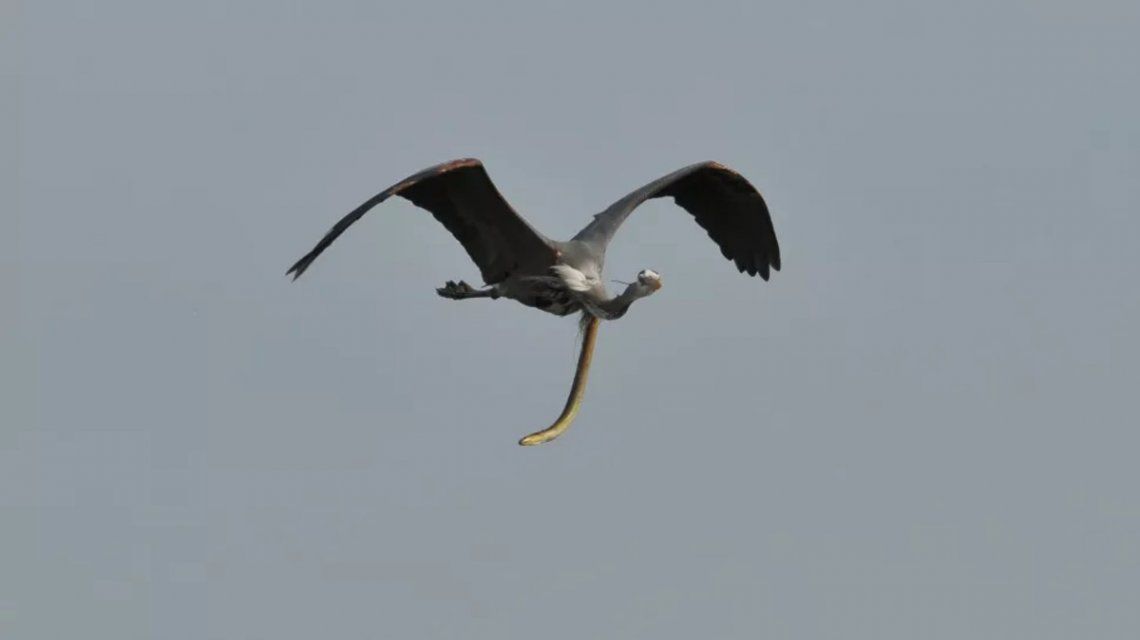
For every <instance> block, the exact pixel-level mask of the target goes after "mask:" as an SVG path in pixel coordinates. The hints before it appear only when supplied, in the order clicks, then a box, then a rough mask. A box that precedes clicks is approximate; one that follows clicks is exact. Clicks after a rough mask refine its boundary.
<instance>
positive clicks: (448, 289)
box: [435, 280, 475, 300]
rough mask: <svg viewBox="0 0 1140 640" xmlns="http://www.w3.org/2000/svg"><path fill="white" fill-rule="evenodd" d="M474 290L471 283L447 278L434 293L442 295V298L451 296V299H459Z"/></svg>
mask: <svg viewBox="0 0 1140 640" xmlns="http://www.w3.org/2000/svg"><path fill="white" fill-rule="evenodd" d="M474 291H475V289H474V288H473V287H472V286H471V285H469V284H467V283H466V282H464V281H462V280H460V281H459V282H455V281H454V280H448V281H447V283H446V284H444V285H443V286H442V287H440V288H438V289H436V290H435V292H436V293H438V294H439V295H441V296H443V297H444V298H451V299H452V300H461V299H463V298H466V297H468V296H470V295H471V294H472V293H474Z"/></svg>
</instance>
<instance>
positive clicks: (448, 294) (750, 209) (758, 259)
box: [289, 158, 780, 444]
mask: <svg viewBox="0 0 1140 640" xmlns="http://www.w3.org/2000/svg"><path fill="white" fill-rule="evenodd" d="M393 195H399V196H401V197H404V198H406V199H408V200H410V201H411V202H412V203H414V204H415V205H417V206H419V207H421V208H423V209H426V210H428V211H429V212H430V213H431V214H432V215H433V216H434V217H435V218H436V219H437V220H438V221H439V222H441V223H442V224H443V225H444V227H446V228H447V229H448V231H450V232H451V233H452V235H454V236H455V238H456V239H457V240H459V242H460V243H461V244H462V245H463V247H464V249H466V250H467V253H468V255H470V256H471V259H472V260H473V261H474V262H475V264H476V265H477V266H478V267H479V270H480V271H481V273H482V275H483V280H484V282H485V283H486V287H485V288H482V289H477V288H474V287H472V286H471V285H468V284H467V283H466V282H463V281H459V282H453V281H448V282H447V283H446V284H445V285H444V286H443V287H441V288H439V289H437V292H438V293H439V295H441V296H443V297H445V298H451V299H455V300H462V299H467V298H493V299H497V298H508V299H511V300H515V301H517V302H520V303H522V304H524V305H527V306H529V307H534V308H536V309H539V310H541V311H545V312H547V313H551V314H554V315H558V316H565V315H569V314H572V313H576V312H582V313H583V321H584V325H585V326H586V329H587V331H586V341H585V343H584V345H583V352H582V358H581V359H580V361H579V368H578V375H576V376H575V380H574V388H573V389H572V391H571V394H570V400H569V401H568V402H567V406H566V410H565V411H564V412H563V415H562V417H561V418H560V419H559V421H558V422H556V423H555V425H553V426H552V427H551V428H549V429H547V430H544V431H542V432H539V433H537V434H532V435H531V436H527V437H526V438H524V439H523V440H522V444H537V443H539V442H545V441H547V440H549V439H553V438H554V437H556V436H557V435H558V434H559V433H561V432H562V431H563V430H564V429H565V428H566V426H568V425H569V421H570V420H571V419H572V418H573V416H574V414H575V413H576V412H577V407H578V402H580V400H581V396H582V392H583V390H584V386H585V379H586V370H587V369H588V367H589V361H590V354H591V353H592V350H593V344H594V338H595V336H596V332H597V325H598V322H599V321H600V320H616V319H617V318H620V317H622V316H623V315H625V313H626V312H627V311H628V310H629V308H630V306H631V305H632V304H633V303H634V302H635V301H636V300H638V299H640V298H644V297H647V296H649V295H651V294H653V293H654V292H656V291H657V290H659V289H660V288H661V277H660V276H659V275H658V274H657V273H656V272H655V271H652V270H650V269H645V270H642V271H641V272H640V273H638V274H637V278H636V279H635V280H634V281H633V282H632V283H630V284H628V285H627V286H626V288H625V290H624V291H623V292H622V293H620V294H618V295H616V296H614V295H611V294H610V293H609V292H608V291H607V290H606V286H605V283H604V280H603V277H602V272H603V268H604V264H605V253H606V247H607V246H608V245H609V242H610V240H611V239H612V238H613V235H614V233H615V232H616V231H617V229H618V228H619V227H620V226H621V224H622V222H624V221H625V219H626V218H627V217H628V216H629V214H630V213H632V212H633V210H634V209H635V208H637V206H638V205H640V204H641V203H642V202H644V201H645V200H648V199H650V198H657V197H664V196H670V197H672V198H673V199H674V200H675V201H676V202H677V204H679V205H681V206H682V207H683V208H685V209H686V210H688V211H689V212H690V213H691V214H692V215H693V217H694V218H695V219H696V221H697V223H698V224H699V225H701V227H703V228H704V229H705V230H706V231H707V232H708V234H709V237H710V238H712V239H713V241H715V242H716V243H717V245H719V247H720V250H721V254H722V255H724V257H726V258H728V259H729V260H732V261H733V262H734V263H735V264H736V267H737V269H739V270H740V271H741V272H744V273H747V274H748V275H752V276H755V275H759V276H761V277H762V278H763V279H765V280H767V279H768V277H769V274H770V271H771V270H779V269H780V249H779V245H778V243H777V242H776V234H775V230H774V229H773V227H772V221H771V218H770V217H769V215H768V208H767V205H766V204H765V203H764V199H763V198H762V197H761V196H760V193H759V192H758V191H756V189H755V188H754V187H753V186H752V185H751V184H749V182H748V181H747V180H745V179H744V178H743V177H742V176H740V174H738V173H736V172H735V171H733V170H731V169H729V168H727V167H725V166H723V165H721V164H719V163H716V162H703V163H699V164H694V165H689V166H687V167H684V168H682V169H679V170H677V171H674V172H673V173H670V174H668V175H666V176H663V177H661V178H659V179H657V180H654V181H653V182H650V183H649V184H646V185H645V186H643V187H641V188H640V189H637V190H635V191H633V192H631V193H629V194H628V195H626V196H625V197H624V198H622V199H620V200H618V201H617V202H615V203H614V204H612V205H610V206H609V207H608V208H606V209H605V210H604V211H602V212H601V213H599V214H597V215H595V216H594V219H593V220H592V221H591V222H590V223H589V224H588V225H586V227H585V228H583V229H582V230H581V231H580V232H578V234H577V235H575V236H574V237H573V238H571V239H570V240H567V241H556V240H551V239H549V238H547V237H545V236H543V235H542V234H541V233H539V232H538V231H536V230H535V229H534V228H532V227H531V226H530V225H529V224H527V222H526V221H525V220H523V218H522V217H520V216H519V215H518V214H517V213H515V211H514V210H513V209H511V207H510V205H509V204H507V202H506V200H504V199H503V197H502V196H501V195H500V194H499V192H498V190H497V189H496V188H495V186H494V184H493V183H492V182H491V179H490V177H489V176H488V175H487V172H486V170H485V169H484V168H483V165H482V163H481V162H479V161H478V160H475V159H473V158H466V159H461V160H453V161H451V162H446V163H443V164H440V165H436V166H434V167H430V168H428V169H425V170H423V171H420V172H419V173H416V174H414V175H412V176H410V177H408V178H407V179H405V180H403V181H401V182H399V183H397V184H395V185H393V186H392V187H390V188H388V189H386V190H384V191H382V192H381V193H379V194H377V195H376V196H374V197H373V198H371V199H369V200H368V201H366V202H365V203H364V204H362V205H360V206H359V207H357V208H356V209H355V210H353V211H352V212H350V213H349V214H348V215H346V216H345V217H344V218H342V219H341V220H340V221H339V222H338V223H337V224H336V225H334V226H333V228H332V229H331V230H329V232H328V233H327V234H326V235H325V237H324V238H322V239H321V241H320V242H318V243H317V246H316V247H314V248H313V250H312V251H310V252H309V253H308V254H306V255H305V256H304V257H303V258H301V259H300V260H298V261H297V263H296V264H294V265H293V267H292V268H290V269H289V273H290V274H292V275H293V278H294V279H296V278H297V277H299V276H300V275H301V274H302V273H304V272H305V270H306V269H308V268H309V265H310V264H312V262H313V260H315V259H316V257H317V256H318V255H320V253H321V252H322V251H324V250H325V249H326V248H327V247H328V246H329V245H330V244H332V242H333V241H334V240H336V238H337V237H338V236H339V235H340V234H341V233H343V232H344V231H345V229H347V228H348V227H349V226H350V225H352V223H354V222H355V221H356V220H358V219H360V217H361V216H363V215H364V214H365V213H366V212H367V211H368V210H369V209H371V208H372V207H374V206H376V205H377V204H379V203H381V202H383V201H384V200H386V199H388V198H390V197H391V196H393Z"/></svg>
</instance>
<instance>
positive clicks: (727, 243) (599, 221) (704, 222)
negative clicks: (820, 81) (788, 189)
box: [574, 162, 780, 280]
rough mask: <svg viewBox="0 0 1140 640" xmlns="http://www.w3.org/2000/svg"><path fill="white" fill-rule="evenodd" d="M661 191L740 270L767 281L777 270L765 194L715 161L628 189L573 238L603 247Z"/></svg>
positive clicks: (777, 247)
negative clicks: (761, 193)
mask: <svg viewBox="0 0 1140 640" xmlns="http://www.w3.org/2000/svg"><path fill="white" fill-rule="evenodd" d="M665 196H669V197H672V198H673V200H674V201H675V202H676V203H677V204H678V205H679V206H681V207H682V208H684V209H685V210H686V211H688V212H689V213H690V214H692V215H693V218H695V219H696V221H697V224H699V225H700V226H701V227H702V228H703V229H704V230H705V231H706V232H708V235H709V237H710V238H712V240H713V241H714V242H716V243H717V245H718V246H719V247H720V252H721V255H723V256H724V257H725V258H727V259H729V260H731V261H732V262H733V263H734V264H735V265H736V268H737V269H738V270H740V271H741V272H742V273H748V275H751V276H755V275H759V276H760V277H761V278H763V279H765V280H767V279H768V277H769V275H770V273H771V271H772V270H775V271H779V270H780V245H779V243H778V242H777V241H776V230H775V228H774V227H773V226H772V218H771V216H770V215H769V213H768V205H767V204H766V203H765V202H764V198H763V197H762V196H761V195H760V192H759V191H757V190H756V188H755V187H753V186H752V184H751V183H749V182H748V180H746V179H745V178H744V176H742V175H740V174H739V173H737V172H735V171H733V170H732V169H729V168H728V167H726V166H724V165H722V164H720V163H717V162H701V163H698V164H694V165H689V166H687V167H684V168H682V169H678V170H677V171H674V172H673V173H670V174H668V175H666V176H663V177H661V178H658V179H657V180H654V181H653V182H650V183H649V184H647V185H645V186H643V187H641V188H640V189H637V190H635V191H633V192H631V193H629V194H628V195H626V196H625V197H624V198H622V199H621V200H618V201H617V202H615V203H613V204H612V205H610V206H609V207H608V208H607V209H606V210H605V211H603V212H601V213H599V214H597V215H596V216H594V220H593V221H592V222H591V223H590V224H589V225H587V226H586V228H585V229H582V231H580V232H579V233H578V235H577V236H575V237H574V239H575V240H580V241H584V242H588V243H594V244H596V245H599V246H601V247H603V248H604V247H605V246H606V245H608V244H609V242H610V240H611V239H612V238H613V236H614V234H615V233H616V232H617V230H618V228H619V227H620V226H621V224H622V223H623V222H625V219H626V218H627V217H629V214H630V213H632V212H633V210H634V209H636V208H637V207H638V206H639V205H640V204H641V203H643V202H645V201H646V200H650V199H652V198H661V197H665ZM603 250H604V249H603Z"/></svg>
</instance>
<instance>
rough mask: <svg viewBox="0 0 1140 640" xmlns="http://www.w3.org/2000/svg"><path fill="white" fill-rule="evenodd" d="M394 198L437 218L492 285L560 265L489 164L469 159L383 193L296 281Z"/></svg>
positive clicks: (353, 216) (305, 262)
mask: <svg viewBox="0 0 1140 640" xmlns="http://www.w3.org/2000/svg"><path fill="white" fill-rule="evenodd" d="M391 196H400V197H402V198H406V199H408V200H410V201H411V202H412V203H413V204H415V205H416V206H417V207H420V208H423V209H427V210H428V211H429V212H431V214H432V216H434V217H435V219H436V220H439V221H440V222H441V223H443V226H445V227H447V230H448V231H450V232H451V235H453V236H455V238H456V239H457V240H459V242H460V243H461V244H462V245H463V248H464V249H466V250H467V254H468V255H470V256H471V259H472V260H474V261H475V264H476V265H477V266H478V267H479V271H481V272H482V274H483V280H484V281H485V282H487V284H494V283H496V282H500V281H502V280H503V279H505V278H506V277H507V275H508V274H510V273H511V272H513V271H515V270H516V269H519V268H520V267H522V268H529V269H533V270H535V271H538V270H541V269H544V268H546V267H549V266H550V265H552V264H554V255H555V250H554V248H553V247H552V246H551V244H550V242H549V241H548V240H547V239H546V238H544V237H543V236H542V234H540V233H538V232H537V231H535V230H534V229H533V228H532V227H531V226H530V225H529V224H527V223H526V221H525V220H523V219H522V218H521V217H519V215H518V214H517V213H515V210H514V209H512V208H511V205H509V204H507V201H506V200H504V199H503V196H502V195H500V194H499V191H498V189H496V188H495V185H494V183H492V182H491V178H490V177H489V176H488V175H487V171H486V169H484V168H483V163H482V162H479V161H478V160H476V159H474V158H464V159H462V160H452V161H451V162H445V163H443V164H439V165H436V166H434V167H431V168H429V169H424V170H423V171H421V172H419V173H417V174H415V175H413V176H410V177H409V178H407V179H405V180H403V181H402V182H399V183H397V184H395V185H393V186H391V187H389V188H387V189H385V190H384V191H381V192H380V193H378V194H377V195H375V196H374V197H372V198H371V199H369V200H368V201H367V202H365V203H364V204H362V205H360V206H359V207H357V208H356V209H354V210H353V211H352V212H351V213H349V214H348V215H346V216H345V217H343V218H341V220H340V222H338V223H336V224H335V225H333V228H332V229H330V230H329V232H328V233H326V234H325V237H323V238H321V241H320V242H318V243H317V246H315V247H313V250H312V251H310V252H309V253H307V254H305V257H303V258H301V259H300V260H298V261H297V263H296V264H294V265H293V266H292V267H291V268H290V269H289V271H288V274H289V275H292V276H293V279H294V280H296V279H297V278H298V277H300V275H301V274H302V273H304V272H305V270H306V269H308V268H309V265H310V264H312V262H313V260H316V258H317V256H319V255H321V252H322V251H324V250H325V249H327V248H328V246H329V245H330V244H332V243H333V241H334V240H336V239H337V237H339V236H340V234H342V233H344V231H345V229H347V228H349V227H350V226H352V223H354V222H356V221H357V220H359V219H360V218H361V216H363V215H364V214H365V213H367V212H368V210H369V209H371V208H372V207H375V206H376V205H378V204H380V203H381V202H384V201H385V200H387V199H388V198H390V197H391Z"/></svg>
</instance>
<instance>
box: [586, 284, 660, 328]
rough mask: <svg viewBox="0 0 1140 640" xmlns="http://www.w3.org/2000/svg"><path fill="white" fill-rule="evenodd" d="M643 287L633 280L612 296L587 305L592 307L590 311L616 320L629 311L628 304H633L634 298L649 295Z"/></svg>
mask: <svg viewBox="0 0 1140 640" xmlns="http://www.w3.org/2000/svg"><path fill="white" fill-rule="evenodd" d="M643 289H644V287H642V286H641V285H640V284H638V283H636V282H635V283H633V284H631V285H629V286H628V287H626V288H625V291H623V292H621V293H620V294H618V295H616V296H614V297H612V298H606V299H601V300H596V301H594V302H593V303H592V304H591V305H589V306H591V307H594V309H591V313H593V315H596V316H599V317H601V318H603V319H605V320H617V319H618V318H620V317H622V316H624V315H625V312H626V311H629V306H630V305H631V304H633V302H634V301H635V300H637V299H638V298H643V297H645V296H646V295H649V294H648V292H647V291H644V290H643ZM598 312H600V313H598Z"/></svg>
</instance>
